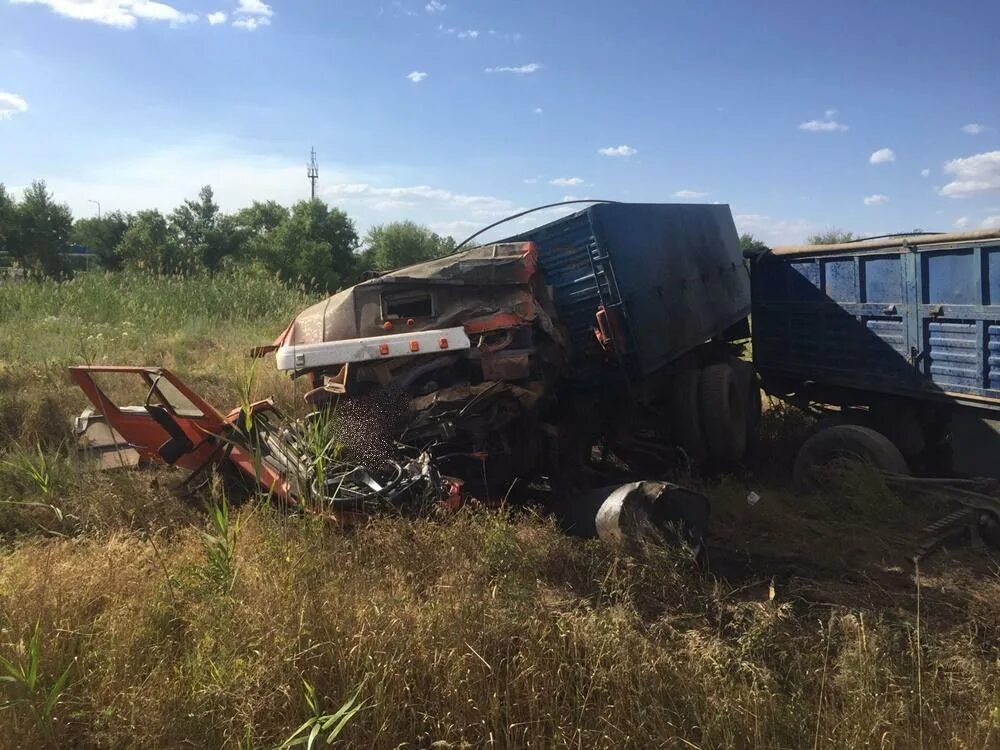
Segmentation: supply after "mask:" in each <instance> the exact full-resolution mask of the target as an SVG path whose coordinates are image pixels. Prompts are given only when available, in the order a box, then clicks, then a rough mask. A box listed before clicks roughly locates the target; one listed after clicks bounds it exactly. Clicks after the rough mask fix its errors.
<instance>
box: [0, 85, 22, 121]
mask: <svg viewBox="0 0 1000 750" xmlns="http://www.w3.org/2000/svg"><path fill="white" fill-rule="evenodd" d="M27 111H28V102H26V101H25V100H24V97H23V96H18V95H17V94H11V93H10V92H8V91H0V120H9V119H10V118H11V117H13V116H14V115H19V114H21V113H22V112H27Z"/></svg>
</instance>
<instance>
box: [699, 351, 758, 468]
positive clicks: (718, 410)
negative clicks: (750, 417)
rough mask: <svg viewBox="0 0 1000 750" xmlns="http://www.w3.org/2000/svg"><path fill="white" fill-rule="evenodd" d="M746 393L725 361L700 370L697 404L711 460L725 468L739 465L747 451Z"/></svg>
mask: <svg viewBox="0 0 1000 750" xmlns="http://www.w3.org/2000/svg"><path fill="white" fill-rule="evenodd" d="M746 401H747V392H746V390H745V389H744V388H743V383H741V382H740V378H739V377H738V376H737V374H736V370H735V369H734V368H733V367H732V366H730V365H729V364H728V363H726V362H720V363H718V364H714V365H709V366H708V367H706V368H705V369H704V370H702V371H701V383H700V386H699V388H698V403H699V407H700V408H701V426H702V430H703V431H704V433H705V442H706V443H707V445H708V453H709V456H710V457H711V458H712V460H713V461H714V462H715V463H716V464H718V465H719V466H720V467H722V468H727V467H730V466H733V465H735V464H738V463H739V462H740V461H741V460H742V459H743V456H744V454H745V453H746V449H747V404H746Z"/></svg>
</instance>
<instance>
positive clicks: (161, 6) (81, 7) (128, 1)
mask: <svg viewBox="0 0 1000 750" xmlns="http://www.w3.org/2000/svg"><path fill="white" fill-rule="evenodd" d="M11 2H12V3H14V4H23V5H44V6H46V7H48V8H49V9H50V10H52V12H53V13H56V14H58V15H60V16H63V17H65V18H72V19H74V20H76V21H90V22H92V23H99V24H104V25H105V26H114V27H116V28H119V29H131V28H134V27H135V25H136V24H137V23H138V22H139V20H140V19H141V20H143V21H165V22H167V23H169V24H170V25H171V26H178V25H180V24H184V23H190V22H191V21H194V20H196V19H197V18H198V16H197V15H196V14H194V13H184V12H182V11H179V10H177V8H175V7H173V6H172V5H167V4H166V3H161V2H157V1H156V0H11Z"/></svg>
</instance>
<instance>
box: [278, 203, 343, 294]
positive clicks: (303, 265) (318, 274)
mask: <svg viewBox="0 0 1000 750" xmlns="http://www.w3.org/2000/svg"><path fill="white" fill-rule="evenodd" d="M273 235H274V237H273V241H269V242H268V243H267V245H266V248H265V250H266V254H265V256H264V260H265V263H267V265H268V267H269V268H271V270H273V271H275V272H276V273H278V274H279V275H280V276H281V277H282V278H283V279H285V280H286V281H291V282H295V283H303V284H306V285H308V286H310V287H311V288H313V289H317V290H322V291H334V290H336V289H339V288H341V287H343V286H346V285H348V284H350V283H353V282H354V279H355V276H356V273H357V258H356V257H355V254H354V251H355V249H356V248H357V246H358V233H357V231H356V230H355V228H354V222H353V221H351V219H350V218H349V217H348V216H347V214H346V213H344V212H343V211H341V210H340V209H339V208H330V207H329V206H327V205H326V204H325V203H324V202H323V201H321V200H311V201H300V202H299V203H296V204H295V205H294V206H292V210H291V214H290V215H289V217H288V219H287V220H286V221H284V222H282V223H281V224H280V225H279V226H278V227H277V228H276V229H275V230H274V232H273Z"/></svg>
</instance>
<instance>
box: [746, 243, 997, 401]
mask: <svg viewBox="0 0 1000 750" xmlns="http://www.w3.org/2000/svg"><path fill="white" fill-rule="evenodd" d="M752 277H753V318H752V321H753V334H754V335H753V343H754V361H755V364H756V366H757V369H758V371H759V372H760V374H761V376H762V378H763V380H764V384H765V387H769V386H770V388H769V390H779V391H780V390H789V389H795V388H796V387H799V386H801V385H803V384H806V383H808V384H810V385H816V384H818V385H820V386H834V387H842V388H847V389H856V390H858V391H866V392H877V393H886V394H894V395H898V396H906V397H916V398H918V399H921V400H928V399H932V400H940V401H950V402H953V403H961V404H968V405H972V406H977V407H982V408H986V409H990V410H997V411H1000V233H997V232H979V233H974V234H967V235H957V234H956V235H925V236H912V237H908V238H904V239H895V240H888V241H886V240H882V241H881V242H878V241H876V242H871V241H868V242H861V243H844V244H842V245H837V246H826V247H821V246H817V247H814V248H809V247H808V246H806V247H800V248H786V249H776V250H775V251H772V252H768V253H765V254H763V255H761V256H759V257H758V258H757V259H756V261H755V262H754V266H753V274H752Z"/></svg>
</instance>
